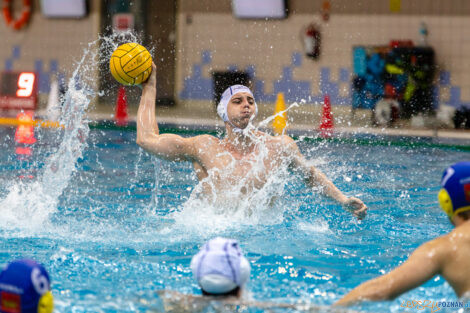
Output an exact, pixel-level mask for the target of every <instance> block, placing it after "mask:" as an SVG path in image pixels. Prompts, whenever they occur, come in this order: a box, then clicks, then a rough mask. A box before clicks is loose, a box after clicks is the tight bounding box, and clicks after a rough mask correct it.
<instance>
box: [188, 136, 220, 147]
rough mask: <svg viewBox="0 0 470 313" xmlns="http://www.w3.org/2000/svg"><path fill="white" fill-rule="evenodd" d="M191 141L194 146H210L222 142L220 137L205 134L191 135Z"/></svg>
mask: <svg viewBox="0 0 470 313" xmlns="http://www.w3.org/2000/svg"><path fill="white" fill-rule="evenodd" d="M191 141H192V143H193V145H194V146H198V147H208V146H211V145H214V144H218V143H219V142H220V139H219V138H217V137H214V136H212V135H207V134H204V135H198V136H194V137H191Z"/></svg>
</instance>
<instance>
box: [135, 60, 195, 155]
mask: <svg viewBox="0 0 470 313" xmlns="http://www.w3.org/2000/svg"><path fill="white" fill-rule="evenodd" d="M156 72H157V68H156V66H155V64H153V63H152V73H151V74H150V77H149V79H148V80H147V82H146V83H144V84H143V85H142V87H143V89H142V96H141V98H140V104H139V110H138V111H137V144H138V145H139V146H141V147H142V148H143V149H145V150H146V151H148V152H150V153H153V154H155V155H156V156H157V157H160V158H164V159H168V160H173V161H184V160H188V159H190V158H191V157H192V156H193V154H194V151H193V150H194V148H193V146H194V138H183V137H181V136H178V135H175V134H162V135H161V134H160V133H159V130H158V124H157V119H156V117H155V100H156V97H157V90H156V88H157V87H156V83H157V75H156Z"/></svg>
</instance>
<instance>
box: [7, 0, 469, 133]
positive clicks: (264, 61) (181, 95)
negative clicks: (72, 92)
mask: <svg viewBox="0 0 470 313" xmlns="http://www.w3.org/2000/svg"><path fill="white" fill-rule="evenodd" d="M469 15H470V2H469V1H466V0H414V1H404V0H361V1H349V0H311V1H303V0H256V1H253V0H251V1H250V0H232V1H231V0H199V1H192V0H178V1H173V0H156V1H145V0H132V1H130V0H104V1H99V0H7V1H4V10H3V15H2V17H3V21H2V26H1V27H0V36H1V38H2V42H3V45H4V46H3V48H2V49H0V71H1V77H0V79H1V90H0V99H1V100H0V109H2V111H3V113H4V114H7V115H8V112H9V111H11V109H12V107H14V108H15V109H18V108H19V107H21V106H25V107H24V108H25V109H27V108H35V109H36V110H37V111H39V112H41V110H45V109H46V108H47V105H48V101H49V98H50V94H51V89H52V90H53V91H54V92H55V90H57V87H56V88H51V87H53V86H54V84H55V85H56V86H57V85H58V86H59V88H58V89H59V92H61V93H64V92H65V89H66V82H67V79H68V78H69V77H71V75H72V71H73V70H74V68H75V67H76V65H77V62H78V61H79V60H80V58H81V57H82V55H83V51H84V49H87V47H88V44H89V43H90V42H93V41H97V40H98V41H100V40H103V38H104V37H106V36H109V35H111V34H112V33H116V32H132V33H133V34H135V36H136V37H137V38H138V41H139V43H141V44H142V45H144V46H145V47H147V49H149V51H151V53H152V55H153V58H154V61H155V63H156V65H157V68H158V71H157V94H158V96H157V98H158V99H157V103H156V105H157V106H158V109H157V114H158V115H159V116H160V117H161V118H162V119H163V120H165V121H175V122H178V121H181V120H182V119H191V120H193V121H200V122H201V123H202V124H211V123H220V122H217V121H218V118H217V115H216V110H215V103H216V102H217V100H218V97H219V96H220V93H221V92H222V91H223V89H224V88H225V87H226V86H228V85H230V84H233V83H243V84H246V85H248V86H250V87H251V88H252V89H253V91H254V94H255V97H256V99H257V102H258V105H259V107H260V117H261V118H265V117H267V116H270V115H272V114H273V113H274V107H275V103H276V101H277V100H278V96H279V94H280V93H282V94H283V96H284V100H285V102H286V105H287V106H288V105H289V104H291V103H294V102H298V103H300V104H301V105H300V107H298V108H296V109H293V110H291V111H289V113H288V114H289V122H290V124H291V125H301V126H302V127H305V128H308V127H311V128H317V127H318V125H319V123H320V121H321V118H322V114H323V116H324V113H322V110H324V102H325V100H326V99H327V100H329V102H330V103H331V107H332V111H333V116H334V119H335V124H336V125H339V126H344V127H354V126H360V127H392V128H400V129H402V128H403V127H407V128H425V129H426V128H434V129H436V128H446V129H469V128H470V58H469V57H468V56H469V55H470V38H469V37H468V35H466V31H465V30H466V29H468V28H469V27H470V19H469V18H468V17H469ZM93 49H97V50H99V46H96V47H95V46H94V48H93ZM97 53H100V51H97ZM29 72H31V73H33V74H34V75H35V78H36V80H35V84H34V88H32V89H31V92H30V94H27V97H25V96H23V98H28V97H29V98H31V99H29V98H28V101H23V100H24V99H19V100H18V98H21V97H20V96H18V95H16V91H17V90H16V89H17V85H18V84H20V81H21V79H23V82H24V81H26V82H27V81H28V80H27V78H28V77H27V76H24V75H23V76H21V73H29ZM87 75H88V76H90V77H91V78H92V81H93V82H95V83H96V86H94V87H95V88H96V90H100V91H102V92H97V95H96V97H95V99H94V103H93V105H92V106H91V108H90V109H89V112H88V113H89V115H90V117H91V118H92V119H112V118H113V117H114V115H115V112H116V103H117V97H118V90H119V85H118V83H117V82H116V81H114V79H113V78H112V76H111V75H110V73H109V69H108V67H107V64H105V63H103V64H102V65H100V66H96V68H95V69H94V70H93V71H91V72H88V73H87ZM90 77H88V78H90ZM25 79H26V80H25ZM18 86H19V85H18ZM26 89H28V88H26ZM28 91H29V90H27V92H28ZM126 93H127V100H126V101H127V103H126V104H127V108H126V109H127V110H128V114H129V119H130V120H132V118H133V117H134V116H135V113H136V110H137V106H138V102H139V95H140V89H139V88H137V87H126ZM49 102H50V101H49ZM0 114H1V113H0Z"/></svg>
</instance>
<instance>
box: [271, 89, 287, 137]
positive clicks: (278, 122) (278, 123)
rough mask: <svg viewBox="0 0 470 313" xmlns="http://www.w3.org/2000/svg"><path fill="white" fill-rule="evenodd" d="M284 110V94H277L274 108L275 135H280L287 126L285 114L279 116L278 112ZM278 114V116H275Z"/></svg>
mask: <svg viewBox="0 0 470 313" xmlns="http://www.w3.org/2000/svg"><path fill="white" fill-rule="evenodd" d="M285 110H286V103H285V102H284V94H283V93H282V92H280V93H278V94H277V99H276V106H275V108H274V114H275V115H276V116H275V117H274V121H273V130H274V132H275V133H276V134H277V135H281V134H282V132H283V131H284V128H286V126H287V112H284V113H281V114H279V112H282V111H285ZM277 114H278V115H277Z"/></svg>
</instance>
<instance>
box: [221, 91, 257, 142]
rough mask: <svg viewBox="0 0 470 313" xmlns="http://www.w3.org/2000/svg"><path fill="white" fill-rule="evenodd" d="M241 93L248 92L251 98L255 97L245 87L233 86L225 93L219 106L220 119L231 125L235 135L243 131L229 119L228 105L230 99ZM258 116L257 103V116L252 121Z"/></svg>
mask: <svg viewBox="0 0 470 313" xmlns="http://www.w3.org/2000/svg"><path fill="white" fill-rule="evenodd" d="M239 92H247V93H249V94H250V96H252V97H253V99H254V96H253V93H252V92H251V90H250V88H248V87H246V86H243V85H233V86H230V87H228V88H227V89H225V91H224V93H223V94H222V96H221V97H220V101H219V104H218V105H217V114H218V115H219V116H220V118H221V119H222V120H223V121H224V122H227V123H229V124H230V125H231V126H232V127H233V131H234V132H235V133H242V132H243V129H241V128H239V127H237V126H235V125H234V124H233V123H232V122H231V121H230V119H229V118H228V113H227V106H228V103H229V102H230V99H232V97H233V95H235V94H237V93H239ZM256 114H258V105H257V104H256V101H255V114H253V116H252V117H251V119H250V121H251V120H252V119H253V118H254V117H255V116H256Z"/></svg>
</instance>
